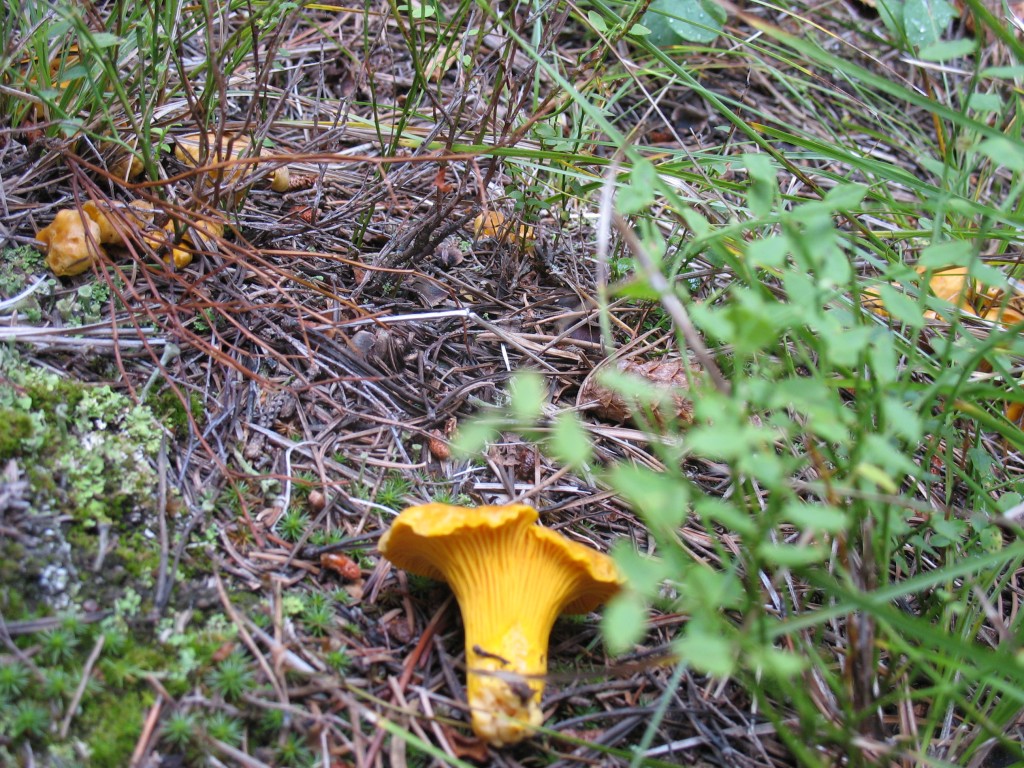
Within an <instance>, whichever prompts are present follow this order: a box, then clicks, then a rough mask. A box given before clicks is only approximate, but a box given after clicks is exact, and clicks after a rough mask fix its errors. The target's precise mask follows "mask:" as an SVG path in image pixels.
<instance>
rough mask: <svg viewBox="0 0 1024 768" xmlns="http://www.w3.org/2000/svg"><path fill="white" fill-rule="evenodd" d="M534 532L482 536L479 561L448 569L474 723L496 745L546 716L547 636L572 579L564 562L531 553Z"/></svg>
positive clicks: (517, 737)
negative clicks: (514, 538)
mask: <svg viewBox="0 0 1024 768" xmlns="http://www.w3.org/2000/svg"><path fill="white" fill-rule="evenodd" d="M538 530H539V529H538ZM522 532H523V534H528V533H530V529H529V528H524V529H522ZM528 538H532V537H527V536H525V535H524V536H522V539H523V541H522V542H516V543H510V542H508V541H484V542H482V543H481V545H480V546H478V547H477V557H476V558H475V559H473V560H470V561H467V562H471V563H474V564H475V563H479V564H480V567H479V568H473V569H465V570H463V569H458V571H456V572H454V573H453V572H449V573H448V574H447V576H448V581H449V584H450V585H451V588H452V591H453V592H454V593H455V597H456V599H457V600H458V602H459V609H460V610H461V612H462V617H463V623H464V625H465V631H466V667H467V679H466V695H467V699H468V702H469V708H470V713H471V716H472V722H473V730H474V731H476V733H477V734H478V735H479V736H481V737H482V738H484V739H486V740H487V741H489V742H490V743H491V744H493V745H495V746H503V745H505V744H514V743H516V742H518V741H521V740H522V739H524V738H526V737H527V736H528V735H529V734H530V732H531V731H532V729H533V728H534V727H536V726H538V725H540V724H541V722H542V721H543V715H542V712H541V706H540V701H541V695H542V694H543V692H544V677H545V675H546V674H547V670H548V639H549V637H550V635H551V628H552V627H553V626H554V623H555V619H556V618H557V617H558V615H559V613H561V611H562V608H563V607H564V605H565V603H566V602H567V594H566V587H571V586H573V585H572V584H571V583H567V582H566V579H565V576H564V574H563V573H561V572H560V570H559V567H560V565H561V563H559V562H552V561H548V560H543V559H538V558H537V557H536V556H535V555H533V554H531V553H530V551H529V549H530V546H529V545H530V543H531V542H530V541H528Z"/></svg>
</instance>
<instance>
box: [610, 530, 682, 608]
mask: <svg viewBox="0 0 1024 768" xmlns="http://www.w3.org/2000/svg"><path fill="white" fill-rule="evenodd" d="M612 557H614V558H615V563H616V565H618V566H619V571H620V572H621V573H622V575H623V576H624V577H625V579H626V583H627V584H628V585H629V588H630V589H632V590H634V591H635V592H639V593H640V594H641V595H646V596H648V597H655V596H657V593H658V589H659V588H660V586H661V584H662V582H664V581H665V579H667V578H668V577H669V576H670V575H671V567H670V566H669V564H668V563H666V562H665V561H664V560H660V559H658V558H656V557H648V556H647V555H642V554H640V553H639V552H637V551H636V550H635V549H634V548H633V545H632V544H630V543H629V542H628V541H621V540H620V541H617V542H616V543H615V545H614V546H613V547H612Z"/></svg>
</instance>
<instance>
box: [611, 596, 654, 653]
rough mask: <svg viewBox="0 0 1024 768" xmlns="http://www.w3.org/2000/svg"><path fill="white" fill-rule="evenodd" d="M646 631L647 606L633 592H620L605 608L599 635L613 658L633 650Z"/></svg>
mask: <svg viewBox="0 0 1024 768" xmlns="http://www.w3.org/2000/svg"><path fill="white" fill-rule="evenodd" d="M646 631H647V606H646V605H645V604H644V601H643V599H642V598H641V597H640V596H639V595H637V594H636V593H635V592H629V591H626V592H621V593H619V594H618V595H616V596H615V597H613V598H612V599H611V602H609V603H608V605H607V606H605V609H604V615H603V616H602V617H601V634H602V636H603V637H604V644H605V646H607V648H608V652H609V653H611V654H612V655H613V656H618V655H619V654H622V653H625V652H626V651H630V650H632V649H633V646H634V645H635V644H636V643H638V642H639V641H640V640H641V638H643V636H644V633H645V632H646Z"/></svg>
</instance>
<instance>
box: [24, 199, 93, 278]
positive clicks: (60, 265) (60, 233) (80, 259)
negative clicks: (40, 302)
mask: <svg viewBox="0 0 1024 768" xmlns="http://www.w3.org/2000/svg"><path fill="white" fill-rule="evenodd" d="M36 240H39V241H40V242H42V243H45V244H46V265H47V266H48V267H49V268H50V269H52V270H53V273H54V274H55V275H58V276H60V277H70V276H72V275H80V274H82V273H83V272H85V270H87V269H88V268H89V266H90V265H91V264H92V263H93V262H94V261H96V259H98V258H99V257H100V254H102V253H103V248H102V247H101V246H100V228H99V225H98V224H96V222H94V221H93V220H92V219H90V218H89V217H88V216H87V215H86V214H84V213H82V212H81V211H78V210H76V209H74V208H65V209H64V210H62V211H57V216H56V217H55V218H54V219H53V222H52V223H51V224H50V225H49V226H48V227H44V228H43V229H41V230H39V232H38V233H37V234H36Z"/></svg>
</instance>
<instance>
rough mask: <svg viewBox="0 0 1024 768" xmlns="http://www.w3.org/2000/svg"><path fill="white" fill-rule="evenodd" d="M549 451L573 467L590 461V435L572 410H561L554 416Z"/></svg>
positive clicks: (581, 465) (579, 466)
mask: <svg viewBox="0 0 1024 768" xmlns="http://www.w3.org/2000/svg"><path fill="white" fill-rule="evenodd" d="M551 452H552V453H553V454H554V456H555V458H557V459H558V460H559V461H560V462H562V463H563V464H565V465H567V466H570V467H573V468H577V469H578V468H581V467H583V466H585V465H586V464H588V463H589V462H590V459H591V455H592V451H591V446H590V436H589V435H588V434H587V431H586V430H585V429H584V428H583V424H582V423H580V419H579V416H577V415H576V414H575V413H574V412H573V411H563V412H562V413H560V414H558V416H557V417H555V421H554V424H552V427H551Z"/></svg>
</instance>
